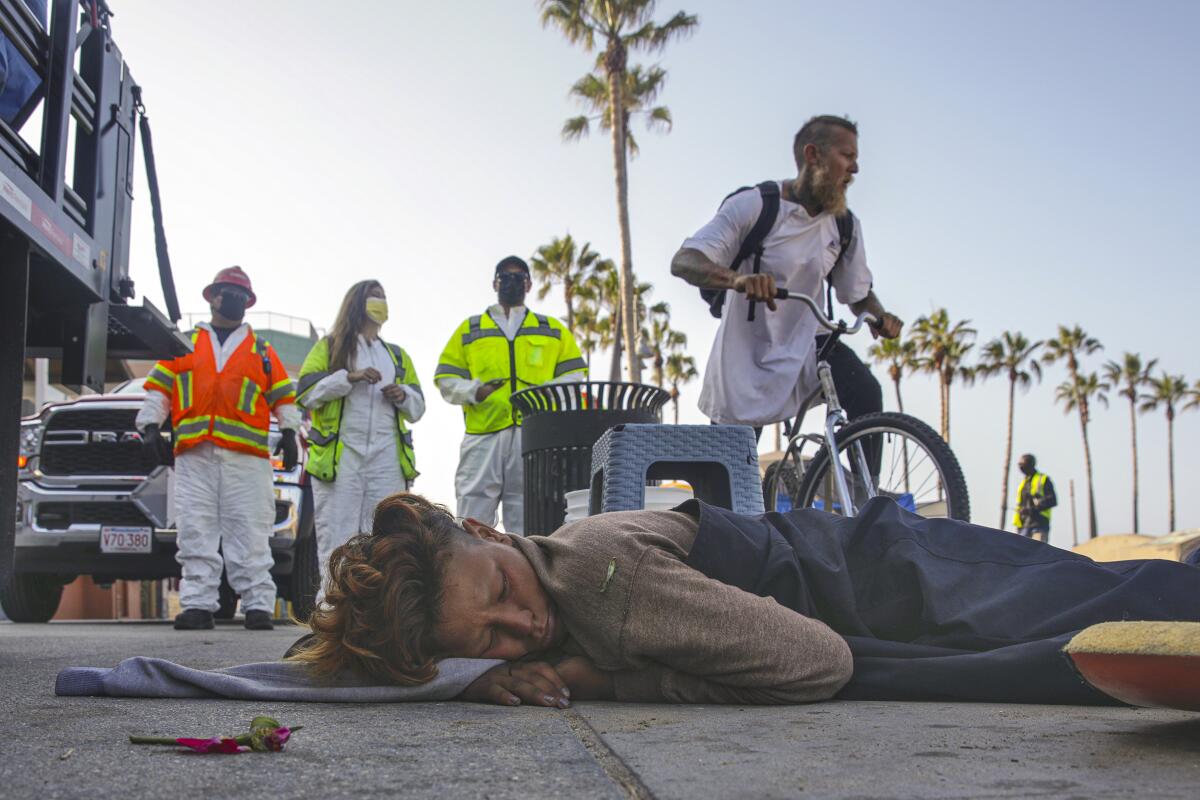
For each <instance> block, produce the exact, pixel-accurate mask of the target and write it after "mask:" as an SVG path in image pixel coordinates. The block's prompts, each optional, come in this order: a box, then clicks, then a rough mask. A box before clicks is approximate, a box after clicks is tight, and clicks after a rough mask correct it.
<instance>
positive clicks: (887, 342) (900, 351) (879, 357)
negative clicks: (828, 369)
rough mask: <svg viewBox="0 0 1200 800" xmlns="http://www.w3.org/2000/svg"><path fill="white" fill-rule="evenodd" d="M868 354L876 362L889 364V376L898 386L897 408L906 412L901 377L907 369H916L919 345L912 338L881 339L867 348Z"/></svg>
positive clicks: (901, 411)
mask: <svg viewBox="0 0 1200 800" xmlns="http://www.w3.org/2000/svg"><path fill="white" fill-rule="evenodd" d="M867 355H868V356H870V357H871V359H872V360H873V361H874V362H875V363H876V364H880V365H882V364H887V368H888V377H890V378H891V379H892V385H893V386H895V387H896V408H897V409H899V411H900V413H901V414H903V413H904V398H902V397H901V396H900V379H901V378H903V377H904V373H905V371H906V370H907V371H912V370H914V369H915V365H916V357H917V346H916V344H914V343H913V340H912V339H900V338H896V339H880V340H879V341H877V342H876V343H875V344H873V345H871V346H870V347H868V348H867Z"/></svg>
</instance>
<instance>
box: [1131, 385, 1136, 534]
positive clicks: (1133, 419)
mask: <svg viewBox="0 0 1200 800" xmlns="http://www.w3.org/2000/svg"><path fill="white" fill-rule="evenodd" d="M1129 433H1130V435H1131V437H1132V439H1133V532H1134V533H1137V532H1138V453H1137V407H1136V406H1135V404H1134V401H1133V400H1130V401H1129Z"/></svg>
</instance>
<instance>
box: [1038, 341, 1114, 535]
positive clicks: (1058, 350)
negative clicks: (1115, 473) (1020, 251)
mask: <svg viewBox="0 0 1200 800" xmlns="http://www.w3.org/2000/svg"><path fill="white" fill-rule="evenodd" d="M1103 349H1104V345H1102V344H1100V340H1099V339H1095V338H1093V337H1091V336H1088V335H1087V333H1086V332H1085V331H1084V330H1083V329H1082V328H1080V327H1079V326H1078V325H1076V326H1075V327H1074V328H1068V327H1067V326H1065V325H1059V326H1058V335H1057V336H1056V337H1054V338H1053V339H1050V340H1048V341H1047V342H1046V346H1045V349H1044V351H1043V353H1042V361H1043V362H1044V363H1046V364H1053V363H1055V362H1056V361H1065V362H1066V363H1067V375H1068V376H1069V379H1068V380H1067V381H1066V382H1065V383H1063V384H1062V385H1061V386H1059V387H1058V390H1059V397H1058V399H1059V400H1060V401H1062V402H1064V403H1066V406H1067V408H1066V412H1067V413H1068V414H1069V413H1071V411H1072V410H1078V411H1079V429H1080V432H1081V433H1082V435H1083V460H1084V465H1085V466H1086V468H1087V487H1088V531H1089V535H1090V536H1091V538H1093V539H1094V538H1095V537H1096V493H1095V490H1094V487H1093V486H1092V447H1091V444H1089V442H1088V432H1087V426H1088V420H1089V419H1090V418H1091V414H1090V410H1089V407H1088V395H1087V394H1085V393H1082V391H1080V390H1082V389H1083V388H1085V387H1086V386H1087V385H1088V384H1087V382H1086V381H1081V380H1080V377H1079V357H1080V356H1081V355H1085V356H1090V355H1091V354H1092V353H1095V352H1096V351H1097V350H1103ZM1098 382H1099V379H1098V378H1097V383H1098ZM1064 387H1065V388H1066V389H1067V390H1069V391H1071V392H1076V391H1079V393H1078V394H1077V395H1075V396H1073V397H1071V398H1070V401H1069V402H1067V400H1066V399H1065V398H1064V397H1062V396H1061V393H1062V390H1063V389H1064ZM1105 388H1106V389H1107V388H1108V387H1107V386H1105ZM1107 402H1108V398H1107V397H1106V398H1105V404H1106V405H1107Z"/></svg>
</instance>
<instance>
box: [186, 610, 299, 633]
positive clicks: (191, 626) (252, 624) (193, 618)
mask: <svg viewBox="0 0 1200 800" xmlns="http://www.w3.org/2000/svg"><path fill="white" fill-rule="evenodd" d="M242 625H243V626H244V627H245V628H246V630H248V631H269V630H272V629H273V628H274V627H275V624H274V623H273V622H271V614H270V612H267V611H262V610H260V609H254V610H252V611H247V612H246V619H245V621H244V622H243V623H242ZM213 626H214V623H213V613H212V612H211V611H206V610H204V609H203V608H185V609H184V610H183V611H182V612H180V613H179V614H177V615H176V616H175V630H177V631H210V630H212V629H213Z"/></svg>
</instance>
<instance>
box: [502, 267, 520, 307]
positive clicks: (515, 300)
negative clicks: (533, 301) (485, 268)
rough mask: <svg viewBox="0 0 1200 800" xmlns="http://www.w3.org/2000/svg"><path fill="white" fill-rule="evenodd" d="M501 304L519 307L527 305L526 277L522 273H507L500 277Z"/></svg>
mask: <svg viewBox="0 0 1200 800" xmlns="http://www.w3.org/2000/svg"><path fill="white" fill-rule="evenodd" d="M499 295H500V303H501V304H502V305H506V306H510V307H511V306H519V305H523V304H524V303H525V275H524V274H523V273H520V272H507V273H505V274H503V275H501V276H500V289H499Z"/></svg>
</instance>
